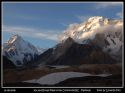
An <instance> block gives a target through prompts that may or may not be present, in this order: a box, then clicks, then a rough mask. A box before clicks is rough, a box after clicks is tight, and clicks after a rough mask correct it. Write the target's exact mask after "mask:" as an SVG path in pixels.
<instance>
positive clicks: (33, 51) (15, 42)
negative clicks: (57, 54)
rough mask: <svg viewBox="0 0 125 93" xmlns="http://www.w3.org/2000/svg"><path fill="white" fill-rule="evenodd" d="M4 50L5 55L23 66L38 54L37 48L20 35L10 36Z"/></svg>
mask: <svg viewBox="0 0 125 93" xmlns="http://www.w3.org/2000/svg"><path fill="white" fill-rule="evenodd" d="M2 50H3V51H2V53H3V55H4V56H7V57H8V59H10V60H11V61H12V62H14V64H15V65H16V66H21V65H23V64H25V62H28V61H31V60H33V59H34V58H35V57H36V56H37V55H38V50H37V48H36V47H35V46H33V45H32V44H31V43H29V42H27V41H25V40H24V39H23V38H22V37H21V36H19V35H14V36H12V37H10V39H9V40H8V41H7V42H6V43H4V44H3V47H2Z"/></svg>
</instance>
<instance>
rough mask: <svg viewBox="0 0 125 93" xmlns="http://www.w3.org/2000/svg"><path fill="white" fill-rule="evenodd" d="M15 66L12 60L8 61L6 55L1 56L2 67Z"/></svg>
mask: <svg viewBox="0 0 125 93" xmlns="http://www.w3.org/2000/svg"><path fill="white" fill-rule="evenodd" d="M8 68H16V67H15V65H14V64H13V62H12V61H10V60H9V59H8V58H7V57H6V56H3V69H8Z"/></svg>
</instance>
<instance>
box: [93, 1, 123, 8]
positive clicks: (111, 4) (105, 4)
mask: <svg viewBox="0 0 125 93" xmlns="http://www.w3.org/2000/svg"><path fill="white" fill-rule="evenodd" d="M122 4H123V3H122V2H103V3H97V4H96V6H95V8H96V9H100V8H109V7H116V6H122Z"/></svg>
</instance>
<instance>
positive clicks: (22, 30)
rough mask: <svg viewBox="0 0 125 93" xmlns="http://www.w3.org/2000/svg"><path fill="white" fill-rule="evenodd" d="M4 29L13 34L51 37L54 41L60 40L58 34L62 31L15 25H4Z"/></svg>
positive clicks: (41, 37)
mask: <svg viewBox="0 0 125 93" xmlns="http://www.w3.org/2000/svg"><path fill="white" fill-rule="evenodd" d="M2 31H4V32H7V33H11V34H19V35H22V36H28V37H32V38H39V39H49V40H54V41H58V35H59V32H60V31H57V30H41V29H34V28H26V27H14V26H3V27H2Z"/></svg>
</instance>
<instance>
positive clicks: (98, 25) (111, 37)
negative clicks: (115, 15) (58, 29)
mask: <svg viewBox="0 0 125 93" xmlns="http://www.w3.org/2000/svg"><path fill="white" fill-rule="evenodd" d="M122 35H123V21H122V20H115V19H108V18H104V17H101V16H94V17H91V18H89V19H88V20H87V21H86V22H83V23H81V24H72V25H70V26H69V28H68V29H66V30H65V31H64V33H63V34H62V35H61V36H60V41H61V42H64V41H65V40H66V39H67V38H69V37H71V38H72V39H74V40H75V41H76V42H77V43H80V44H90V42H91V43H93V44H96V45H98V46H100V47H101V48H102V49H103V50H104V51H105V52H108V53H110V54H111V55H112V54H113V55H114V54H115V56H116V54H117V55H121V52H119V51H121V49H122V44H123V40H122Z"/></svg>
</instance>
